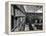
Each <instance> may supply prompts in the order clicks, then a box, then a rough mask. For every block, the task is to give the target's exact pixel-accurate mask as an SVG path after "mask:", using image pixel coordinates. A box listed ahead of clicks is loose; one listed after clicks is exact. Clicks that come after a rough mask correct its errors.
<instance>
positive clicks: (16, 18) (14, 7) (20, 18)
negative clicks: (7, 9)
mask: <svg viewBox="0 0 46 36" xmlns="http://www.w3.org/2000/svg"><path fill="white" fill-rule="evenodd" d="M38 30H43V6H42V5H21V4H11V32H21V31H38Z"/></svg>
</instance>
